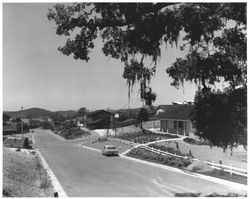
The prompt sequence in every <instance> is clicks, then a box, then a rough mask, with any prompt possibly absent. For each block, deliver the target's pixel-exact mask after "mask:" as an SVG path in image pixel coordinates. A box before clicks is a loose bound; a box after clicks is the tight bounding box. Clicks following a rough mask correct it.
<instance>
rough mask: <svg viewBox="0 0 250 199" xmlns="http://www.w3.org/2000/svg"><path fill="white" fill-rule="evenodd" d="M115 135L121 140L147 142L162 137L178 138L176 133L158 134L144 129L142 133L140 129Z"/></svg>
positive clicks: (161, 138)
mask: <svg viewBox="0 0 250 199" xmlns="http://www.w3.org/2000/svg"><path fill="white" fill-rule="evenodd" d="M115 137H117V138H120V139H123V140H128V141H131V142H135V143H148V142H153V141H158V140H163V139H170V138H178V136H176V135H169V134H160V133H158V134H156V133H152V132H150V131H148V130H146V132H145V133H143V132H142V131H139V132H135V133H124V134H121V135H117V136H115Z"/></svg>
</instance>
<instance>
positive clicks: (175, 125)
mask: <svg viewBox="0 0 250 199" xmlns="http://www.w3.org/2000/svg"><path fill="white" fill-rule="evenodd" d="M174 129H177V121H174Z"/></svg>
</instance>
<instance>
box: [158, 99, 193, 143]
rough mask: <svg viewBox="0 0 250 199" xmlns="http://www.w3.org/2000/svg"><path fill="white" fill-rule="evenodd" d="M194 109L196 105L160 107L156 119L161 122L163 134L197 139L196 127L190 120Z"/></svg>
mask: <svg viewBox="0 0 250 199" xmlns="http://www.w3.org/2000/svg"><path fill="white" fill-rule="evenodd" d="M193 108H194V105H189V104H173V105H160V106H159V107H158V108H157V109H156V113H155V116H154V118H155V119H158V120H160V131H162V132H167V133H173V134H179V135H185V136H189V137H194V138H195V135H194V133H195V131H196V127H195V124H194V123H193V122H192V121H191V119H190V115H191V113H192V110H193Z"/></svg>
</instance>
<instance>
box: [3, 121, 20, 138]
mask: <svg viewBox="0 0 250 199" xmlns="http://www.w3.org/2000/svg"><path fill="white" fill-rule="evenodd" d="M17 124H18V123H17V122H9V123H8V124H7V125H4V126H3V135H12V134H16V133H18V129H17Z"/></svg>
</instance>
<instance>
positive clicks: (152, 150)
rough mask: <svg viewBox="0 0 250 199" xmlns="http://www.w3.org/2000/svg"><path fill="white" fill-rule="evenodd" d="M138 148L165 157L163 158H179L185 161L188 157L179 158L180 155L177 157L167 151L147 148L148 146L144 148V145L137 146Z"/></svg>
mask: <svg viewBox="0 0 250 199" xmlns="http://www.w3.org/2000/svg"><path fill="white" fill-rule="evenodd" d="M139 147H140V148H143V149H146V150H148V151H151V152H153V153H157V154H159V155H165V156H167V155H168V156H174V157H179V158H184V159H187V158H188V156H181V155H177V154H173V153H169V152H167V151H162V150H160V149H155V148H154V147H149V146H146V145H140V146H139Z"/></svg>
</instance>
